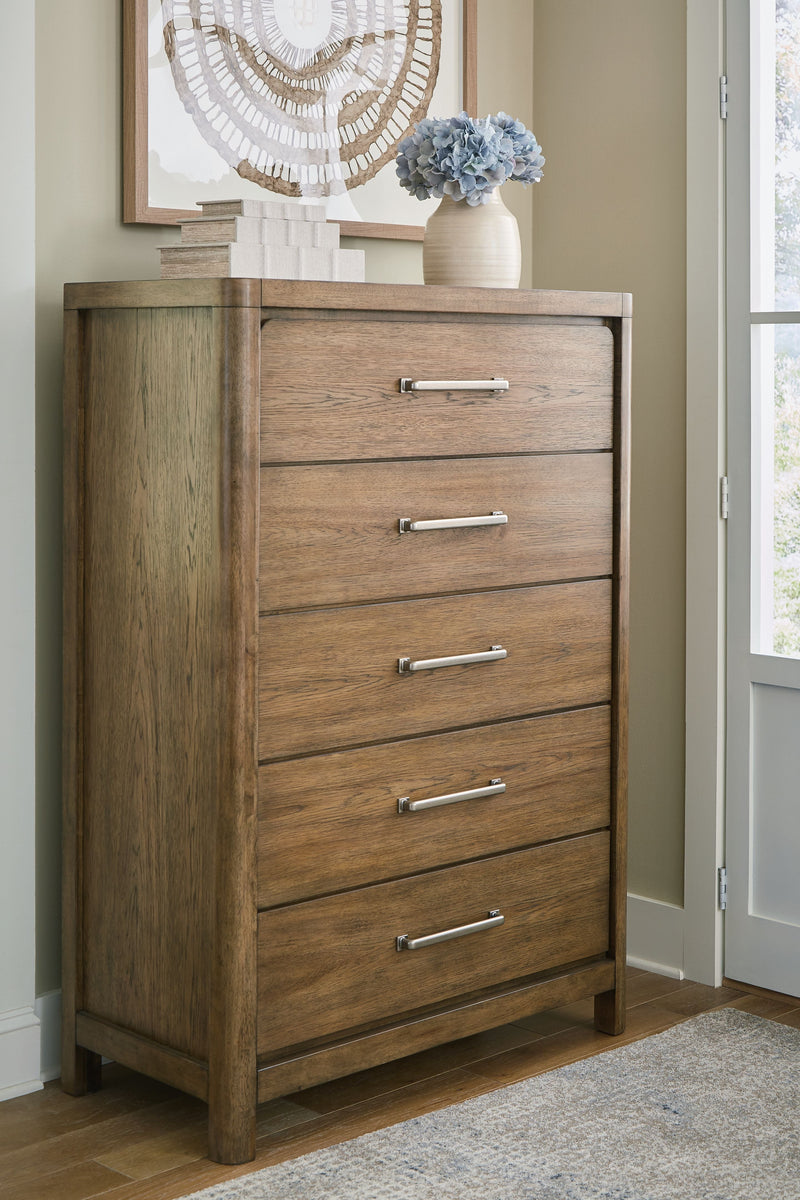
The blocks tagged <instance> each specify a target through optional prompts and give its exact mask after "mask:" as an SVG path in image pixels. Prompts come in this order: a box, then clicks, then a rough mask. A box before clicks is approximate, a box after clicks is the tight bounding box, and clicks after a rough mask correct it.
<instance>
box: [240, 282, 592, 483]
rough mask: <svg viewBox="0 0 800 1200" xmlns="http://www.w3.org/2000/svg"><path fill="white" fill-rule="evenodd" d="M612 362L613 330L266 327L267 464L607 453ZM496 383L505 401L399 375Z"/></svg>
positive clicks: (307, 323) (358, 324)
mask: <svg viewBox="0 0 800 1200" xmlns="http://www.w3.org/2000/svg"><path fill="white" fill-rule="evenodd" d="M448 290H449V289H448ZM613 360H614V340H613V335H612V333H611V331H610V329H608V328H607V327H606V326H605V325H580V324H572V325H570V324H550V325H537V324H532V323H524V322H520V323H516V322H513V323H509V324H501V325H494V326H492V327H491V330H490V331H489V330H487V329H486V328H479V327H478V326H476V325H474V324H471V323H469V322H467V321H463V320H462V321H459V320H454V321H452V322H446V323H442V324H427V325H423V324H415V323H414V322H411V321H407V322H399V321H389V322H387V321H370V320H368V319H359V318H352V319H349V320H347V321H343V320H326V321H320V320H292V321H283V320H274V321H268V322H267V323H266V325H265V326H264V332H263V337H262V370H261V386H262V412H261V459H262V462H265V463H266V462H305V461H319V460H329V461H337V460H342V459H364V458H405V457H409V456H410V457H415V456H420V455H423V456H430V457H438V456H445V455H457V456H461V455H464V454H517V453H520V452H524V451H559V450H561V451H564V450H607V449H609V448H610V447H611V444H612V398H613V397H612V385H613ZM495 376H499V377H502V378H505V379H507V380H508V381H509V383H510V385H511V386H510V389H509V391H508V392H504V393H501V394H496V393H491V392H476V391H466V392H459V391H439V392H418V393H410V394H401V393H400V391H399V380H400V378H401V377H409V378H413V379H415V380H425V379H428V380H437V379H439V380H471V379H479V380H483V379H491V378H493V377H495Z"/></svg>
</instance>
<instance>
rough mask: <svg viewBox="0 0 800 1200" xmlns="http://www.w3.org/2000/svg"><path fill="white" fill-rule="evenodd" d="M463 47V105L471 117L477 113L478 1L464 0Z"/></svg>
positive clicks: (477, 114)
mask: <svg viewBox="0 0 800 1200" xmlns="http://www.w3.org/2000/svg"><path fill="white" fill-rule="evenodd" d="M462 25H463V39H464V41H463V47H462V55H461V77H462V79H463V81H464V84H463V104H464V110H465V112H468V113H469V114H470V116H471V117H477V116H479V115H480V114H479V113H478V0H464V7H463V15H462Z"/></svg>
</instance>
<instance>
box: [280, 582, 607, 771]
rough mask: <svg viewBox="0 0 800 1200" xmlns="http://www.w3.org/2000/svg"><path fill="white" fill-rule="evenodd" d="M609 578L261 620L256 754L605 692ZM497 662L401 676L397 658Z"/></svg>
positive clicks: (490, 717) (471, 719) (455, 722)
mask: <svg viewBox="0 0 800 1200" xmlns="http://www.w3.org/2000/svg"><path fill="white" fill-rule="evenodd" d="M610 590H611V589H610V584H609V583H608V582H607V581H606V580H597V581H593V582H590V583H573V584H561V585H549V586H545V587H536V588H515V589H511V590H509V591H503V592H479V593H476V594H473V595H467V596H448V597H444V598H441V599H433V600H407V601H403V602H400V603H392V604H375V605H365V606H363V607H358V608H346V609H325V610H323V611H320V612H301V613H288V614H284V615H281V616H273V617H262V619H261V649H260V659H261V664H262V670H261V671H260V673H259V692H260V694H259V755H260V757H261V758H262V759H268V758H281V757H285V756H288V755H290V754H302V753H307V752H310V751H314V750H323V749H326V748H328V747H333V746H347V745H354V744H358V743H360V742H372V741H385V740H386V739H387V738H396V737H405V736H409V735H411V734H415V733H424V732H427V731H429V730H437V729H442V730H444V729H448V728H449V729H453V728H456V727H458V726H461V725H477V724H478V723H479V722H483V721H496V720H499V719H501V718H505V717H516V716H524V715H526V714H528V713H535V712H541V711H543V710H545V709H549V708H574V707H575V706H577V705H581V704H602V703H605V702H606V701H608V700H609V699H610V692H611V596H610ZM495 645H497V646H501V647H503V648H504V649H505V650H507V651H508V657H507V658H506V659H502V660H500V661H495V662H484V663H470V664H467V665H465V666H454V667H440V668H436V669H434V670H422V671H419V672H415V673H413V674H409V675H401V674H400V673H399V671H398V659H399V658H401V657H406V656H407V657H410V658H411V659H413V660H425V659H432V658H439V657H445V656H450V655H460V654H475V653H481V652H483V651H488V650H489V649H490V648H491V647H492V646H495Z"/></svg>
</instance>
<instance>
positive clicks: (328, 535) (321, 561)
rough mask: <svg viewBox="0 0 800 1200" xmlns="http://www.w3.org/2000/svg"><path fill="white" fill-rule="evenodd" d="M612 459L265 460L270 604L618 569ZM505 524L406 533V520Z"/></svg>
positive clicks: (265, 567) (264, 535)
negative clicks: (503, 521) (501, 518)
mask: <svg viewBox="0 0 800 1200" xmlns="http://www.w3.org/2000/svg"><path fill="white" fill-rule="evenodd" d="M612 466H613V463H612V456H611V455H610V454H606V453H603V454H570V455H565V454H554V455H541V456H538V455H534V456H530V457H528V456H525V457H518V458H477V459H456V460H452V459H436V460H434V461H422V462H419V461H417V462H392V463H358V464H353V463H348V464H338V465H335V466H327V465H326V466H321V465H318V466H313V467H308V466H307V467H265V468H263V469H262V471H261V511H262V514H263V519H262V522H261V563H262V572H261V608H262V611H263V610H278V609H287V608H302V607H304V606H307V605H314V606H317V607H319V606H322V605H327V604H341V603H347V602H353V601H359V600H373V599H389V598H392V597H396V596H416V595H424V594H426V593H429V594H430V593H433V592H451V591H468V590H472V589H474V588H480V587H496V586H497V583H498V581H502V582H503V584H506V585H507V584H524V583H538V582H547V581H550V580H562V579H574V578H579V577H589V576H593V575H610V574H611V567H612V500H613V487H612ZM497 511H500V512H504V513H505V514H506V515H507V517H508V524H507V525H500V526H485V527H482V528H481V527H478V528H467V529H442V530H430V531H425V532H418V533H402V534H401V533H400V532H399V528H398V519H399V518H400V517H410V518H411V519H412V520H431V519H436V518H440V517H469V516H487V515H489V514H490V513H492V512H497Z"/></svg>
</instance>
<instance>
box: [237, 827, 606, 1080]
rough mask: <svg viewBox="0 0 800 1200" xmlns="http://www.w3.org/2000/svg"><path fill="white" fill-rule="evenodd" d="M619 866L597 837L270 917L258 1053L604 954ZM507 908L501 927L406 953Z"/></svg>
mask: <svg viewBox="0 0 800 1200" xmlns="http://www.w3.org/2000/svg"><path fill="white" fill-rule="evenodd" d="M608 869H609V867H608V835H607V834H605V833H596V834H590V835H588V836H586V837H582V838H570V839H568V840H566V841H563V842H555V843H553V844H551V845H548V846H539V847H536V848H535V849H532V850H521V851H518V852H516V853H512V854H506V855H503V856H502V857H500V858H488V859H482V860H480V861H478V862H472V863H466V864H464V865H462V866H458V867H450V868H448V869H446V870H443V871H432V872H430V873H428V874H426V875H418V876H412V877H410V878H408V879H404V880H400V881H398V882H394V883H384V884H378V885H376V886H374V887H371V888H364V889H360V890H357V891H353V892H344V893H342V894H341V895H338V896H331V897H327V898H326V899H323V900H311V901H308V902H307V903H304V904H293V905H289V906H287V907H286V908H279V909H271V910H270V911H269V912H266V913H262V914H261V915H260V917H259V927H258V939H259V940H258V962H259V1020H258V1052H259V1056H260V1057H265V1056H266V1057H268V1056H270V1055H271V1054H272V1055H274V1053H275V1052H276V1051H277V1050H279V1049H280V1048H281V1047H284V1046H291V1045H293V1044H295V1043H303V1042H308V1041H311V1040H313V1039H316V1038H322V1037H330V1036H331V1035H332V1034H335V1033H339V1032H341V1031H344V1030H347V1029H352V1028H355V1027H358V1026H360V1025H363V1024H366V1023H368V1022H376V1021H379V1020H381V1019H386V1018H388V1017H391V1015H392V1014H393V1013H396V1012H398V1011H399V1012H401V1013H402V1012H410V1011H413V1010H414V1009H415V1008H419V1007H421V1006H424V1005H431V1004H435V1003H437V1002H440V1001H443V1000H446V999H452V998H455V997H457V996H458V995H459V994H461V993H468V992H472V991H474V990H476V989H477V988H481V987H489V986H496V985H497V984H498V983H500V982H504V981H506V980H510V979H515V978H521V977H523V976H526V975H534V974H536V973H538V972H542V971H547V970H550V969H552V968H554V967H556V966H557V965H558V964H559V963H561V962H573V961H577V960H578V959H583V958H589V957H591V956H597V955H601V954H603V953H604V952H605V950H606V949H607V946H608ZM497 909H499V910H500V912H501V913H502V914H503V916H504V917H505V924H503V925H501V926H499V927H495V928H492V929H488V930H479V931H478V932H476V933H473V934H469V935H467V936H464V937H459V938H456V939H454V940H452V941H447V942H442V943H440V944H437V945H431V946H426V947H423V948H421V949H419V950H406V951H399V952H398V950H397V948H396V945H395V939H396V938H397V937H398V936H400V935H404V934H407V935H408V936H409V937H412V938H417V937H422V936H427V935H428V934H433V933H437V932H440V931H442V930H448V929H453V928H456V927H461V926H464V925H468V924H472V923H474V922H480V921H483V920H485V919H486V918H487V914H488V913H489V911H494V910H497Z"/></svg>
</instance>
